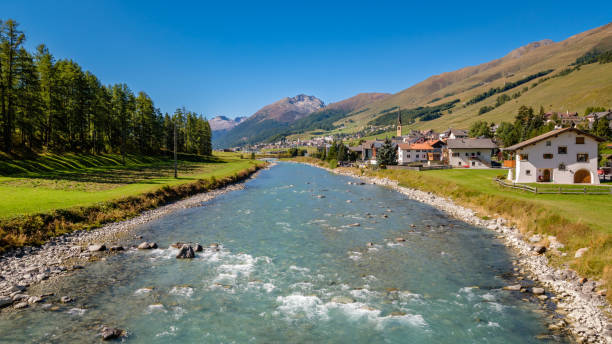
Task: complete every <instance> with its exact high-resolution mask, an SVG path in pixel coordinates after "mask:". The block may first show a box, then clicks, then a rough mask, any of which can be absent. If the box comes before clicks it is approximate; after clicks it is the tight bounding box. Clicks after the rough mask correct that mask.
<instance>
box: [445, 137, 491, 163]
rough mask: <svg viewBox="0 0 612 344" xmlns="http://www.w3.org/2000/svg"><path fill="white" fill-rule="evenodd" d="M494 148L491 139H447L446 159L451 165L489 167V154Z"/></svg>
mask: <svg viewBox="0 0 612 344" xmlns="http://www.w3.org/2000/svg"><path fill="white" fill-rule="evenodd" d="M496 148H497V145H496V144H495V142H493V141H492V140H491V139H465V138H464V139H448V140H446V150H447V151H446V155H447V156H446V159H448V164H449V165H450V166H452V167H465V168H490V167H491V156H492V155H493V150H494V149H496Z"/></svg>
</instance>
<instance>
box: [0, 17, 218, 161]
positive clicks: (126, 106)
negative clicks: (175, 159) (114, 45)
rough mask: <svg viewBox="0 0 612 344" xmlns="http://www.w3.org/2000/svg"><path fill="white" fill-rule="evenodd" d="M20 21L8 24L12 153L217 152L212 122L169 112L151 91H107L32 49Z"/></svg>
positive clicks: (3, 61) (2, 31) (6, 140)
mask: <svg viewBox="0 0 612 344" xmlns="http://www.w3.org/2000/svg"><path fill="white" fill-rule="evenodd" d="M25 40H26V35H25V34H24V32H23V31H21V30H20V29H19V24H18V23H17V22H15V21H14V20H11V19H9V20H6V21H0V127H1V128H2V130H1V131H0V142H1V145H2V150H3V151H4V152H6V153H39V152H44V151H54V152H83V153H112V152H114V153H139V154H152V155H157V154H160V153H161V151H162V150H164V149H172V147H173V139H174V136H173V135H174V126H175V125H176V128H177V143H178V150H179V151H181V152H188V153H195V154H204V155H208V154H211V152H212V148H211V130H210V126H209V124H208V121H207V120H206V118H204V117H203V116H201V115H198V114H196V113H193V112H190V111H187V110H186V109H184V108H179V109H177V110H176V112H175V113H174V114H172V115H169V114H167V113H166V114H162V113H161V111H160V110H159V109H158V108H156V107H155V104H154V102H153V100H152V99H151V98H150V97H149V96H148V95H147V94H146V93H145V92H143V91H141V92H138V93H137V94H135V93H134V92H133V91H132V90H131V89H130V88H129V87H128V86H127V85H126V84H114V85H103V84H102V82H101V81H100V80H99V79H98V78H97V77H96V76H95V75H94V74H93V73H91V72H89V71H84V70H83V69H82V68H81V66H79V64H78V63H76V62H75V61H73V60H70V59H59V60H56V59H55V58H54V56H53V55H52V53H51V52H50V50H49V48H48V47H46V46H45V45H44V44H40V45H39V46H38V47H37V48H36V50H35V51H33V52H29V51H27V50H26V49H25V48H24V42H25Z"/></svg>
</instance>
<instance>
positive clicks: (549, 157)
mask: <svg viewBox="0 0 612 344" xmlns="http://www.w3.org/2000/svg"><path fill="white" fill-rule="evenodd" d="M543 157H544V159H552V158H553V155H552V154H550V153H547V154H544V155H543Z"/></svg>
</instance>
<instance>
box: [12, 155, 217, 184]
mask: <svg viewBox="0 0 612 344" xmlns="http://www.w3.org/2000/svg"><path fill="white" fill-rule="evenodd" d="M179 158H180V159H181V160H179V162H178V172H179V175H181V174H182V175H185V174H195V173H197V172H198V171H206V168H207V167H208V166H207V165H201V163H207V164H223V163H226V161H224V160H222V159H220V158H218V157H215V156H211V157H203V156H194V155H189V154H179ZM122 160H123V159H122V157H121V156H120V155H78V154H66V155H43V156H40V157H39V158H38V159H33V160H15V159H8V158H6V157H2V158H0V175H3V176H10V177H17V178H29V179H50V180H67V181H74V182H89V183H109V184H132V183H147V181H148V182H149V183H150V182H151V181H150V180H151V179H158V178H169V177H172V176H173V174H174V162H173V160H171V159H169V158H167V157H149V156H132V155H127V156H126V157H125V164H123V163H122Z"/></svg>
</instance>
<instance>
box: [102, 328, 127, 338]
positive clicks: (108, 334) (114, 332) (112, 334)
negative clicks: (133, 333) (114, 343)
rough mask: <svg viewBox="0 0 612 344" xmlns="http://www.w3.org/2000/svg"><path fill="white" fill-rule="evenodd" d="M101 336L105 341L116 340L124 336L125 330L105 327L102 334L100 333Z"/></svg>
mask: <svg viewBox="0 0 612 344" xmlns="http://www.w3.org/2000/svg"><path fill="white" fill-rule="evenodd" d="M100 336H101V337H102V339H103V340H111V339H116V338H119V337H121V336H123V330H121V329H118V328H114V327H106V326H104V327H103V328H102V332H100Z"/></svg>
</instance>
